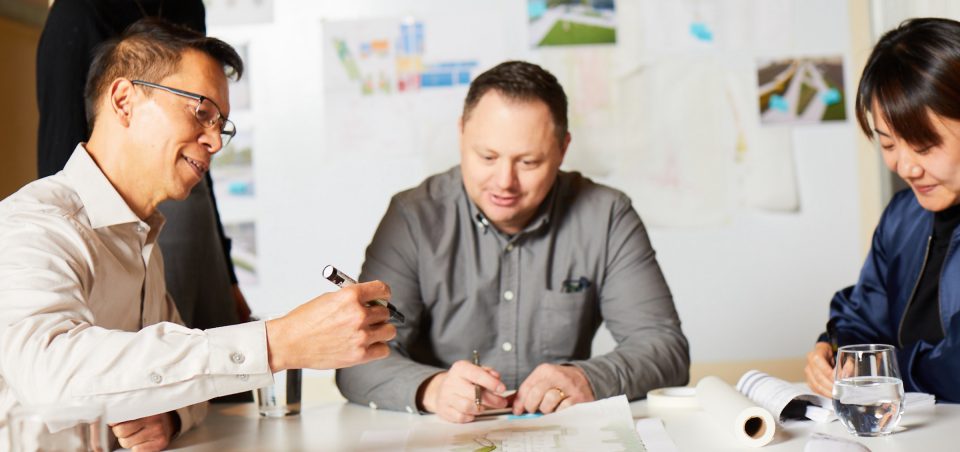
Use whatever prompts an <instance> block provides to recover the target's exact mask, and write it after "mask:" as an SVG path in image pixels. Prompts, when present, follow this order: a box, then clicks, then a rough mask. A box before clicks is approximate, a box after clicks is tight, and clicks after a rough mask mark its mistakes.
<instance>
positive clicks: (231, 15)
mask: <svg viewBox="0 0 960 452" xmlns="http://www.w3.org/2000/svg"><path fill="white" fill-rule="evenodd" d="M203 6H204V8H205V9H206V12H207V25H208V26H217V25H243V24H258V23H267V22H273V0H203Z"/></svg>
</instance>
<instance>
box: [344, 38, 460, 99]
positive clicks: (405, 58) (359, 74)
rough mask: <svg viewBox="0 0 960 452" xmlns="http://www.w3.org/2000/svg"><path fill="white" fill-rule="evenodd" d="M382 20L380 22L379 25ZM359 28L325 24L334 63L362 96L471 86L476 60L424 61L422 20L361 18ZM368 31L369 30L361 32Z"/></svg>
mask: <svg viewBox="0 0 960 452" xmlns="http://www.w3.org/2000/svg"><path fill="white" fill-rule="evenodd" d="M377 22H380V23H377ZM363 25H364V26H362V27H360V28H359V29H358V28H353V27H338V26H336V25H332V26H330V27H329V28H331V29H334V30H331V33H330V40H329V41H330V42H329V44H330V45H331V46H332V47H333V51H334V52H335V53H336V60H337V62H338V66H339V67H340V69H341V70H342V77H340V78H341V80H342V79H343V77H345V78H346V79H347V80H349V81H350V82H351V83H352V84H353V85H355V86H358V87H359V89H360V93H361V94H363V95H364V96H370V95H374V94H384V95H386V94H392V93H395V92H399V93H404V92H416V91H419V90H424V89H432V88H447V87H452V86H458V85H469V84H470V80H471V76H472V73H473V71H474V70H475V69H476V67H477V62H476V61H474V60H464V61H426V60H425V58H424V41H425V38H426V34H425V31H424V25H423V22H420V21H413V20H404V21H399V22H398V21H390V20H387V21H364V23H363ZM364 31H367V32H368V33H369V34H367V33H364Z"/></svg>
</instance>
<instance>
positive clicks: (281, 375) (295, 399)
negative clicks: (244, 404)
mask: <svg viewBox="0 0 960 452" xmlns="http://www.w3.org/2000/svg"><path fill="white" fill-rule="evenodd" d="M302 373H303V371H302V370H300V369H288V370H282V371H280V372H276V373H274V374H273V384H272V385H270V386H265V387H262V388H260V389H257V391H256V392H255V393H254V395H255V397H254V398H255V399H257V409H259V410H260V415H261V416H266V417H283V416H290V415H294V414H297V413H299V412H300V388H301V380H302Z"/></svg>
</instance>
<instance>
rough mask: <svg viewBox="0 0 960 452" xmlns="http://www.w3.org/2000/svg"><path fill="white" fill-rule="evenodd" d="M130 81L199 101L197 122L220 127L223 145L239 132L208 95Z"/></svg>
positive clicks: (195, 112)
mask: <svg viewBox="0 0 960 452" xmlns="http://www.w3.org/2000/svg"><path fill="white" fill-rule="evenodd" d="M130 83H133V84H134V85H142V86H146V87H149V88H156V89H159V90H163V91H166V92H168V93H173V94H176V95H178V96H183V97H186V98H188V99H193V100H195V101H197V108H196V109H195V110H194V111H193V116H194V117H195V118H197V122H199V123H200V125H201V126H203V127H204V128H207V129H210V128H213V127H219V128H220V141H222V143H223V144H222V147H227V144H229V143H230V139H232V138H233V136H234V135H236V134H237V126H235V125H233V122H231V121H230V120H229V119H227V118H224V117H223V114H222V113H220V107H218V106H217V103H216V102H214V101H212V100H210V98H208V97H206V96H201V95H199V94H193V93H191V92H188V91H183V90H179V89H176V88H171V87H169V86H163V85H158V84H156V83H150V82H145V81H143V80H131V81H130Z"/></svg>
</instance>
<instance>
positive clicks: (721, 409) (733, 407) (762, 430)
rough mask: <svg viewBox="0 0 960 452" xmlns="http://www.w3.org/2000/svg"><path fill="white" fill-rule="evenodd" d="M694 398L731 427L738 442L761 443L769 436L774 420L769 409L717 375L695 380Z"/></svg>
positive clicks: (729, 429) (725, 426) (774, 428)
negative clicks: (696, 381) (756, 403)
mask: <svg viewBox="0 0 960 452" xmlns="http://www.w3.org/2000/svg"><path fill="white" fill-rule="evenodd" d="M697 401H698V402H699V403H700V407H701V408H703V410H704V411H706V412H707V413H709V414H710V415H711V416H712V417H713V418H714V419H716V420H717V421H719V422H720V423H721V427H722V428H723V430H727V431H730V432H731V433H732V434H733V435H734V436H735V437H736V438H737V442H739V443H740V444H742V445H745V446H750V447H762V446H765V445H767V444H768V443H769V442H770V441H771V440H772V439H773V434H774V433H775V430H776V423H775V422H774V419H773V415H772V414H770V412H769V411H767V410H765V409H763V408H760V407H758V406H757V405H755V404H754V403H753V402H751V401H750V399H748V398H746V397H745V396H744V395H743V394H740V392H738V391H737V390H736V389H734V388H733V387H732V386H730V385H728V384H727V383H725V382H724V381H723V380H721V379H719V378H717V377H704V378H703V379H702V380H700V382H699V383H697Z"/></svg>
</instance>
